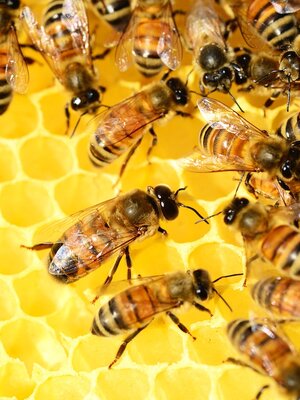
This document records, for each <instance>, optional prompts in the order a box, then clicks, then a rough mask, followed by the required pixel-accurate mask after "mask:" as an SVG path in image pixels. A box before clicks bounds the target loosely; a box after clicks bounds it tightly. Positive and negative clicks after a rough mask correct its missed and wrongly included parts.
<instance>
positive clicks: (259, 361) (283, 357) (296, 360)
mask: <svg viewBox="0 0 300 400" xmlns="http://www.w3.org/2000/svg"><path fill="white" fill-rule="evenodd" d="M227 334H228V337H229V339H230V341H231V343H232V345H233V346H234V348H235V349H236V350H237V351H238V352H239V353H241V354H242V355H243V356H244V357H245V359H246V360H247V361H246V362H243V361H239V360H236V359H234V358H229V359H228V361H231V362H233V363H235V364H237V365H242V366H247V367H250V368H251V369H253V370H254V371H256V372H259V373H262V374H264V375H267V376H270V377H271V378H273V379H274V381H275V382H276V383H277V384H278V385H279V386H281V387H282V388H283V389H285V391H286V392H287V393H288V394H291V395H296V396H297V397H296V398H297V400H298V399H299V398H300V357H299V354H298V353H297V352H296V350H295V349H294V348H293V346H292V345H291V344H290V343H289V342H288V341H287V339H285V338H284V337H283V336H281V335H279V334H278V332H277V331H276V329H275V327H273V326H272V324H271V323H270V322H268V321H259V320H243V319H237V320H234V321H232V322H230V323H229V324H228V327H227ZM266 387H267V386H266ZM266 387H264V388H266ZM261 393H262V391H260V392H259V395H258V396H257V397H256V399H258V398H259V397H260V395H261Z"/></svg>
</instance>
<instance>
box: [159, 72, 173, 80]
mask: <svg viewBox="0 0 300 400" xmlns="http://www.w3.org/2000/svg"><path fill="white" fill-rule="evenodd" d="M171 72H172V70H171V69H169V70H168V71H167V72H165V73H164V74H163V76H162V78H161V80H162V81H166V80H167V79H168V77H169V75H170V73H171Z"/></svg>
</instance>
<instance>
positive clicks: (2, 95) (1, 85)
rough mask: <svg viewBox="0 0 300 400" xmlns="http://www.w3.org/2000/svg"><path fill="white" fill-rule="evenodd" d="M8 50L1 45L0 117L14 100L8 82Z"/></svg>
mask: <svg viewBox="0 0 300 400" xmlns="http://www.w3.org/2000/svg"><path fill="white" fill-rule="evenodd" d="M7 62H8V59H7V50H6V48H2V45H0V115H1V114H3V113H4V112H5V111H6V110H7V108H8V106H9V105H10V102H11V100H12V96H13V91H12V88H11V86H10V84H9V83H8V82H7V80H6V76H5V71H6V65H7Z"/></svg>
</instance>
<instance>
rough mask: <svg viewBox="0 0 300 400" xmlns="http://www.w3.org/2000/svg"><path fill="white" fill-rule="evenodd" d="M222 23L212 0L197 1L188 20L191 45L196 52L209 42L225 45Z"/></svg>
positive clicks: (188, 34) (187, 30)
mask: <svg viewBox="0 0 300 400" xmlns="http://www.w3.org/2000/svg"><path fill="white" fill-rule="evenodd" d="M222 25H223V21H221V19H220V18H219V16H218V14H217V12H216V10H215V8H214V5H213V4H212V2H211V1H209V0H197V1H195V2H194V5H193V8H192V10H191V11H190V13H189V14H188V17H187V21H186V34H187V41H188V43H189V46H190V47H191V48H192V49H194V50H196V52H197V51H198V50H199V49H200V48H201V47H203V46H204V45H206V44H208V43H218V44H219V45H220V46H221V47H225V43H224V39H223V34H222V30H221V27H222Z"/></svg>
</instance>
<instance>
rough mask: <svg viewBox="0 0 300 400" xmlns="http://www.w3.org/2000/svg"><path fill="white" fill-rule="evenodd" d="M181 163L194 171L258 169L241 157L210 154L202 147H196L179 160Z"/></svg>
mask: <svg viewBox="0 0 300 400" xmlns="http://www.w3.org/2000/svg"><path fill="white" fill-rule="evenodd" d="M179 163H180V165H181V166H182V167H183V168H186V169H187V170H189V171H192V172H221V171H249V172H251V171H256V170H255V169H254V167H253V165H250V164H246V162H245V161H244V159H243V158H241V157H238V156H230V157H228V156H226V157H225V156H223V155H218V156H209V155H207V154H205V153H203V152H202V151H201V149H195V150H194V152H193V153H192V154H191V155H190V156H188V157H185V158H182V159H181V160H179Z"/></svg>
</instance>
